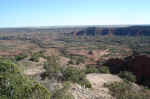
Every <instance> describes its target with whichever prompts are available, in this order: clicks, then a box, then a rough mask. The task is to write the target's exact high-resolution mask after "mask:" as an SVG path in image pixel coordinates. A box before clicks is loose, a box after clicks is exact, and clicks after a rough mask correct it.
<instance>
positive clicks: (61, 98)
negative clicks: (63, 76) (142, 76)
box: [51, 82, 74, 99]
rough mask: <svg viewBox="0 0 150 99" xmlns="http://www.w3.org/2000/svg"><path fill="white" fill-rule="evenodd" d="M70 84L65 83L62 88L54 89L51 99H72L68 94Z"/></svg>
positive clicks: (69, 93)
mask: <svg viewBox="0 0 150 99" xmlns="http://www.w3.org/2000/svg"><path fill="white" fill-rule="evenodd" d="M69 89H70V83H69V82H65V83H64V86H63V88H61V89H56V90H55V92H54V93H53V95H52V96H51V99H74V96H73V95H72V94H71V92H69Z"/></svg>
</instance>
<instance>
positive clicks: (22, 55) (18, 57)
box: [15, 54, 27, 61]
mask: <svg viewBox="0 0 150 99" xmlns="http://www.w3.org/2000/svg"><path fill="white" fill-rule="evenodd" d="M26 57H27V55H26V54H20V55H17V56H15V60H16V61H20V60H22V59H25V58H26Z"/></svg>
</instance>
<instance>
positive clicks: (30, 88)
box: [0, 59, 50, 99]
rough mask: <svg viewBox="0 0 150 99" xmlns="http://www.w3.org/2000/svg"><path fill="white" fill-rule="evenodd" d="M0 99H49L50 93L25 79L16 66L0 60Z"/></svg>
mask: <svg viewBox="0 0 150 99" xmlns="http://www.w3.org/2000/svg"><path fill="white" fill-rule="evenodd" d="M0 99H50V93H49V91H48V90H47V89H46V88H44V87H43V86H42V85H40V84H39V83H37V82H35V81H32V80H30V79H28V78H27V77H25V76H24V75H23V74H22V73H21V71H20V70H19V68H18V66H17V65H16V64H14V63H12V62H11V61H9V60H5V59H0Z"/></svg>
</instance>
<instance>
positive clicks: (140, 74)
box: [127, 55, 150, 82]
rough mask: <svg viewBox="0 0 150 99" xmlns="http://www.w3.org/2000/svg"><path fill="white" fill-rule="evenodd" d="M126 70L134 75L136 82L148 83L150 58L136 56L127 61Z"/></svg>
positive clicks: (149, 78)
mask: <svg viewBox="0 0 150 99" xmlns="http://www.w3.org/2000/svg"><path fill="white" fill-rule="evenodd" d="M127 62H128V63H127V65H128V69H129V70H130V71H132V72H133V73H135V74H136V77H137V81H139V82H142V81H147V80H149V81H150V57H148V56H146V55H137V56H134V57H132V58H130V59H128V61H127Z"/></svg>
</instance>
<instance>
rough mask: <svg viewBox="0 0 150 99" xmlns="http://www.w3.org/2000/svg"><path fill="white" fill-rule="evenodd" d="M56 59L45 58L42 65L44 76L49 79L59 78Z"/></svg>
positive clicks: (59, 69)
mask: <svg viewBox="0 0 150 99" xmlns="http://www.w3.org/2000/svg"><path fill="white" fill-rule="evenodd" d="M58 60H59V59H58V57H56V56H53V55H52V56H49V57H47V62H45V63H44V69H45V73H46V75H47V76H48V77H49V78H50V79H51V78H56V79H57V78H59V76H60V75H59V74H60V73H61V68H60V66H59V63H58Z"/></svg>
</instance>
